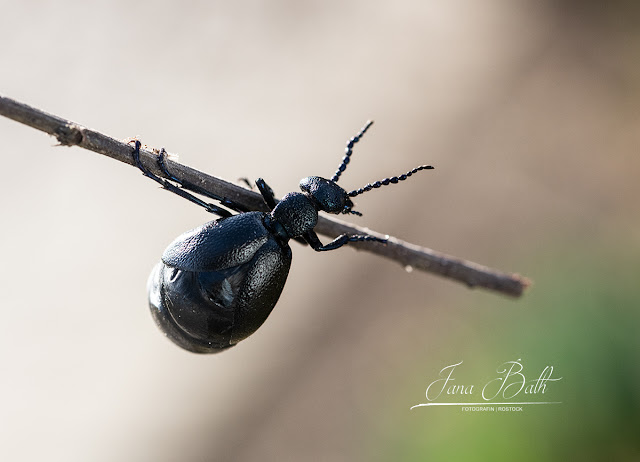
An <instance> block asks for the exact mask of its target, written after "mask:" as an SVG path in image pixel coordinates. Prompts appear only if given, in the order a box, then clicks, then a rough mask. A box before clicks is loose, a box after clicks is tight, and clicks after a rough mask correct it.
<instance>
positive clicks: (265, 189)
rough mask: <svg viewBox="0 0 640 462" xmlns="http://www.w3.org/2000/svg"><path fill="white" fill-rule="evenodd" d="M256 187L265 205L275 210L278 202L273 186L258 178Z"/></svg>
mask: <svg viewBox="0 0 640 462" xmlns="http://www.w3.org/2000/svg"><path fill="white" fill-rule="evenodd" d="M256 186H257V187H258V191H260V194H262V198H263V199H264V202H265V204H267V206H268V207H269V209H270V210H273V209H274V208H275V206H276V203H277V202H276V196H275V194H274V193H273V189H271V186H269V185H268V184H267V183H266V182H265V181H264V180H263V179H262V178H258V179H257V180H256Z"/></svg>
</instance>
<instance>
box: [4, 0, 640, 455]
mask: <svg viewBox="0 0 640 462" xmlns="http://www.w3.org/2000/svg"><path fill="white" fill-rule="evenodd" d="M0 9H1V11H2V15H1V16H0V56H1V57H2V59H1V63H2V64H1V66H2V72H0V93H1V94H3V95H5V96H9V97H12V98H15V99H17V100H19V101H23V102H25V103H28V104H31V105H33V106H36V107H38V108H41V109H43V110H45V111H48V112H51V113H54V114H57V115H60V116H62V117H66V118H69V119H71V120H73V121H75V122H78V123H80V124H83V125H86V126H89V127H92V128H95V129H98V130H100V131H102V132H104V133H106V134H108V135H110V136H113V137H115V138H120V139H123V138H127V137H131V136H137V137H139V138H140V139H141V140H142V141H143V142H144V143H146V144H147V145H149V146H154V147H162V146H164V147H166V148H167V150H169V151H170V152H172V153H176V154H178V155H180V161H181V162H183V163H185V164H187V165H189V166H192V167H194V168H198V169H200V170H203V171H206V172H209V173H211V174H213V175H216V176H220V177H222V178H225V179H228V180H230V181H236V180H237V179H238V178H240V177H248V178H251V179H255V178H257V177H259V176H261V177H264V178H265V180H266V181H267V182H268V183H269V184H270V185H271V186H272V187H273V188H274V190H275V192H276V194H277V195H278V197H281V196H283V195H284V194H285V193H287V192H289V191H294V190H297V185H298V181H299V180H300V178H302V177H305V176H308V175H321V176H329V175H331V174H332V173H333V172H334V171H335V169H336V167H337V165H338V163H339V161H340V159H341V157H342V154H343V150H344V146H345V142H346V140H347V139H348V138H349V137H350V136H352V135H353V134H355V133H356V131H357V130H358V129H359V128H360V127H361V126H362V125H363V123H364V122H365V121H366V120H367V119H369V118H371V119H374V120H375V121H376V124H375V125H374V126H373V127H372V129H371V130H370V131H369V132H368V133H367V135H366V136H365V137H364V138H363V140H362V141H361V142H360V143H359V144H358V145H357V147H356V150H355V154H354V157H353V161H352V162H351V164H350V167H349V170H347V172H346V173H345V174H344V175H343V177H342V179H341V183H342V185H343V186H345V187H346V188H351V189H355V188H357V187H360V186H363V185H364V184H365V183H367V182H369V181H373V180H377V179H380V178H383V177H386V176H390V175H395V174H399V173H402V172H405V171H407V170H409V169H411V168H412V167H414V166H416V165H419V164H423V163H429V164H432V165H435V166H436V170H434V171H429V172H422V173H420V174H419V175H416V176H414V177H412V178H411V180H410V181H406V182H404V183H402V184H400V185H397V186H393V187H389V188H383V189H381V190H378V191H374V192H371V193H368V194H366V195H364V196H361V197H358V200H357V209H358V210H360V211H361V212H363V213H364V216H363V217H362V218H358V217H352V218H353V221H354V222H355V223H357V224H361V225H363V226H368V227H370V228H371V229H374V230H376V231H379V232H383V233H388V234H391V235H394V236H397V237H399V238H401V239H404V240H406V241H409V242H412V243H416V244H420V245H423V246H427V247H430V248H433V249H437V250H439V251H442V252H446V253H449V254H452V255H456V256H458V257H461V258H466V259H469V260H472V261H476V262H478V263H481V264H484V265H488V266H491V267H494V268H499V269H501V270H504V271H510V272H518V273H520V274H522V275H524V276H527V277H529V278H531V279H532V280H533V281H534V285H533V286H532V287H531V288H530V290H529V291H528V292H527V293H526V294H525V295H524V296H523V297H522V298H521V299H511V298H507V297H504V296H500V295H496V294H493V293H489V292H486V291H483V290H479V289H478V290H470V289H468V288H466V287H464V286H462V285H460V284H457V283H454V282H450V281H448V280H445V279H442V278H439V277H436V276H433V275H429V274H425V273H421V272H418V271H413V272H411V273H408V272H406V271H405V270H404V269H403V268H402V267H401V266H399V265H397V264H395V263H393V262H390V261H388V260H385V259H382V258H379V257H376V256H374V255H372V254H367V253H362V252H355V251H354V250H352V249H348V248H345V249H342V250H339V251H335V252H327V253H323V254H316V253H314V252H313V251H311V250H310V249H308V248H303V247H301V246H299V245H297V244H293V245H292V247H293V252H294V260H293V265H292V269H291V273H290V276H289V280H288V282H287V285H286V288H285V290H284V292H283V294H282V296H281V298H280V301H279V303H278V305H277V307H276V309H275V310H274V312H273V313H272V314H271V316H270V318H269V319H268V320H267V322H266V323H265V325H264V326H263V327H262V328H261V329H260V330H258V332H257V333H256V334H254V335H253V336H252V337H250V338H249V339H247V340H245V341H243V342H242V343H240V344H239V345H238V346H236V347H235V348H233V349H231V350H229V351H227V352H224V353H222V354H219V355H212V356H201V355H194V354H191V353H188V352H185V351H182V350H180V349H179V348H177V347H176V346H174V345H173V344H172V343H171V342H169V341H168V340H166V339H165V338H164V337H163V335H162V334H161V333H160V332H159V331H158V330H157V328H156V327H155V325H154V323H153V321H152V319H151V316H150V314H149V310H148V308H147V300H146V290H145V287H146V280H147V276H148V273H149V271H150V270H151V268H152V266H153V265H154V264H155V263H156V262H157V261H158V260H159V258H160V256H161V254H162V252H163V250H164V248H165V247H166V246H167V245H168V244H169V243H170V242H171V241H172V240H173V239H174V238H175V237H176V236H177V235H179V234H180V233H182V232H184V231H186V230H188V229H191V228H193V227H195V226H198V225H200V224H201V223H203V222H205V221H208V220H209V219H211V216H210V215H208V214H206V213H205V212H203V210H201V209H200V208H198V207H196V206H194V205H191V204H189V203H187V202H186V201H184V200H182V199H180V198H178V197H176V196H174V195H171V194H168V193H166V192H163V191H161V190H160V189H159V188H158V187H157V185H155V184H154V183H153V182H151V181H149V180H147V179H144V178H143V177H142V175H141V174H140V172H138V171H136V170H135V169H133V168H130V167H129V166H126V165H124V164H121V163H118V162H115V161H113V160H111V159H108V158H105V157H102V156H100V155H97V154H95V153H92V152H89V151H85V150H82V149H79V148H66V147H56V146H55V144H56V142H55V140H54V139H53V138H51V137H48V136H47V135H44V134H42V133H40V132H37V131H35V130H33V129H31V128H28V127H25V126H22V125H20V124H17V123H15V122H13V121H10V120H8V119H4V118H2V119H0V156H1V159H2V169H3V175H2V176H3V178H2V181H1V182H0V211H1V213H2V226H0V254H1V255H2V265H1V267H0V281H1V282H0V284H1V285H0V291H1V297H0V308H1V317H2V322H1V323H0V365H1V370H0V458H1V459H2V460H13V461H23V460H24V461H28V460H42V459H43V458H46V460H51V461H58V460H60V461H62V460H64V461H86V460H91V461H113V460H121V461H175V460H182V461H204V460H211V461H218V460H225V461H231V460H234V461H235V460H237V461H252V460H263V461H276V460H278V461H280V460H327V461H378V460H379V461H387V460H406V461H413V460H416V461H417V460H427V459H431V460H468V459H474V460H498V461H499V460H521V461H526V460H541V459H542V460H567V459H569V458H571V459H579V460H623V461H624V460H639V459H640V443H639V439H638V434H640V391H639V390H640V369H639V368H638V361H639V360H640V340H638V335H637V333H636V331H637V328H638V326H639V323H640V313H639V311H638V308H639V306H638V305H639V301H640V296H639V293H638V276H639V275H640V260H639V257H640V232H639V231H638V230H639V229H640V217H639V214H638V194H639V193H640V182H638V177H639V176H640V175H639V174H640V158H639V156H638V146H639V145H640V130H639V129H638V127H639V123H640V109H639V108H640V61H639V60H638V56H639V55H640V11H639V9H640V8H639V7H638V4H637V2H633V1H613V2H591V1H586V2H585V1H570V0H564V1H525V0H517V1H512V0H490V1H484V2H474V1H471V0H455V1H452V2H436V1H421V2H418V1H403V0H400V1H395V2H371V1H366V2H365V1H348V2H339V1H322V2H321V1H311V2H298V1H290V0H276V1H249V0H240V1H236V2H220V1H207V2H205V1H189V2H170V1H160V2H150V1H138V2H133V3H132V2H129V1H113V0H111V1H97V2H91V1H90V2H86V1H85V2H81V1H75V0H60V1H57V2H51V1H44V0H43V1H35V0H28V1H23V2H15V1H10V0H0ZM324 239H325V240H326V237H325V238H324ZM516 359H521V361H522V363H523V366H524V368H525V369H524V371H523V372H524V373H525V374H526V375H527V379H531V380H533V379H535V378H537V377H538V376H539V374H540V372H541V371H542V370H543V369H544V367H545V366H548V365H549V366H553V368H554V377H562V380H560V381H559V382H555V383H553V384H550V385H548V387H547V393H546V394H545V395H544V396H535V399H537V400H540V399H541V398H544V400H551V401H561V402H562V404H560V405H555V406H529V407H525V408H524V409H523V411H522V412H514V413H497V412H494V413H489V412H475V413H472V412H463V411H462V410H461V409H460V408H459V407H455V406H454V407H448V406H442V407H437V408H436V407H431V408H424V407H423V408H417V409H414V410H409V408H410V407H411V406H414V405H416V404H419V403H423V402H425V400H426V398H425V390H426V388H427V386H428V385H429V383H431V382H432V381H434V380H436V379H437V378H438V377H439V375H438V373H439V371H440V370H441V369H442V368H443V367H445V366H447V365H450V364H454V363H457V362H459V361H463V364H462V365H461V367H460V368H459V370H458V372H457V373H456V376H457V378H458V380H459V383H466V384H476V385H477V386H480V385H481V384H482V383H486V382H487V381H489V380H491V379H492V378H494V377H495V376H496V369H497V368H498V367H499V366H500V364H502V363H504V362H505V361H512V360H516ZM475 398H478V396H477V395H476V396H475Z"/></svg>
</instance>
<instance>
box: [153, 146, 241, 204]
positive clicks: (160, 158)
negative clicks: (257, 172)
mask: <svg viewBox="0 0 640 462" xmlns="http://www.w3.org/2000/svg"><path fill="white" fill-rule="evenodd" d="M166 155H167V152H166V151H165V149H164V148H162V149H160V155H159V156H158V165H159V166H160V169H161V170H162V171H163V172H164V174H165V175H167V178H169V179H170V180H171V181H175V182H176V183H178V184H179V185H180V187H181V188H183V189H188V190H189V191H193V192H194V193H196V194H200V195H201V196H205V197H208V198H209V199H213V200H214V201H218V202H220V203H221V204H222V205H224V206H225V207H227V208H230V209H231V210H234V211H236V212H250V211H251V210H249V209H247V208H246V207H243V206H242V205H240V204H238V203H236V202H233V201H232V200H231V199H227V198H226V197H224V196H218V195H217V194H213V193H210V192H209V191H205V190H204V189H202V188H201V187H199V186H197V185H195V184H193V183H189V182H188V181H184V180H179V179H178V178H176V177H175V176H174V175H173V174H172V173H170V172H169V170H168V169H167V163H166V162H165V158H166Z"/></svg>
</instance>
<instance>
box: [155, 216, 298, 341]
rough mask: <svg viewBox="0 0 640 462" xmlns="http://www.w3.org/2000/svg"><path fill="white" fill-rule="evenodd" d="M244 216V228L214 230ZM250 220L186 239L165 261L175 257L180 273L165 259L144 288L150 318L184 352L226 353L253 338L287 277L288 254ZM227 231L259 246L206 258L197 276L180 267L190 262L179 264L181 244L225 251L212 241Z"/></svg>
mask: <svg viewBox="0 0 640 462" xmlns="http://www.w3.org/2000/svg"><path fill="white" fill-rule="evenodd" d="M245 215H250V217H248V218H251V220H250V221H247V220H246V218H245V219H244V220H238V221H242V222H243V224H244V226H240V227H238V226H235V227H230V226H218V224H219V223H224V222H226V221H228V220H229V221H232V222H233V221H235V220H234V218H235V217H236V216H239V217H244V216H245ZM251 215H253V214H242V215H236V216H233V217H230V218H227V219H224V220H219V221H217V222H212V223H209V224H207V225H205V226H203V227H200V228H197V229H196V230H193V231H189V232H187V233H185V234H184V235H183V236H181V237H179V238H178V239H176V241H174V243H173V244H171V246H169V248H168V249H167V250H166V251H165V256H166V255H174V256H176V257H172V258H173V260H174V261H181V262H182V263H183V265H181V266H182V267H175V266H173V265H171V264H170V263H168V262H167V260H170V261H171V259H166V258H164V256H163V261H162V262H160V263H159V264H158V265H156V267H155V268H154V269H153V271H152V273H151V276H150V278H149V283H148V290H149V306H150V308H151V312H152V314H153V317H154V318H155V320H156V322H157V323H158V325H159V326H160V328H161V329H162V330H163V331H164V332H165V333H166V335H167V337H169V338H170V339H171V340H172V341H173V342H175V343H176V344H178V345H179V346H181V347H182V348H185V349H187V350H189V351H193V352H196V353H215V352H218V351H222V350H224V349H227V348H229V347H231V346H233V345H235V344H236V343H237V342H239V341H240V340H242V339H244V338H246V337H248V336H249V335H251V334H252V333H253V332H255V330H256V329H258V327H260V326H261V325H262V323H264V321H265V320H266V319H267V317H268V316H269V314H270V313H271V310H272V309H273V307H274V306H275V304H276V302H277V301H278V298H279V297H280V293H281V292H282V288H283V287H284V283H285V281H286V279H287V275H288V273H289V267H290V265H291V249H290V248H289V246H288V245H284V246H283V245H279V244H278V243H277V242H276V240H275V239H274V238H273V237H272V236H270V235H269V234H268V233H267V231H266V230H265V229H264V226H263V225H262V222H261V221H260V222H258V223H256V222H255V220H254V218H256V217H257V216H251ZM259 215H260V216H261V214H259ZM230 230H232V231H233V232H234V233H235V235H234V238H235V239H237V238H242V236H238V234H245V236H246V238H247V239H246V241H250V242H251V241H253V242H255V241H256V240H258V241H261V245H259V246H257V245H253V246H252V249H251V250H250V251H247V249H246V247H245V249H243V251H242V252H240V253H239V254H235V255H226V256H225V257H224V258H220V254H219V253H216V252H209V259H208V260H206V261H203V260H199V261H197V262H196V263H195V264H193V266H194V267H195V268H194V269H195V270H192V269H191V268H189V267H188V265H187V264H184V262H185V261H188V259H185V258H180V257H181V256H182V255H184V253H182V254H181V253H180V252H179V251H177V250H176V248H178V250H180V248H182V249H185V248H187V249H188V246H185V245H184V243H185V242H189V241H190V240H195V241H197V242H198V243H199V245H200V246H201V247H205V248H208V249H216V248H220V249H224V248H225V247H224V246H221V245H219V244H217V243H216V242H214V241H216V240H220V241H225V239H227V238H228V236H227V233H228V231H230ZM265 233H266V234H265ZM263 235H264V237H263ZM216 267H217V268H218V269H214V270H210V271H203V270H202V268H207V269H210V268H216Z"/></svg>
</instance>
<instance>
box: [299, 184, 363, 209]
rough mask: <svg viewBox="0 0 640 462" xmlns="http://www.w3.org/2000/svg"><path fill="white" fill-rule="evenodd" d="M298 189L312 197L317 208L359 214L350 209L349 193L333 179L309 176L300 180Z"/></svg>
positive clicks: (351, 203)
mask: <svg viewBox="0 0 640 462" xmlns="http://www.w3.org/2000/svg"><path fill="white" fill-rule="evenodd" d="M300 189H301V190H302V192H304V193H306V194H307V195H308V196H310V197H311V198H312V200H313V202H314V203H315V204H316V205H317V207H318V210H322V211H324V212H329V213H354V214H358V215H359V213H358V212H354V211H353V210H351V208H352V207H353V202H351V199H350V198H349V193H347V191H345V190H344V189H342V188H341V187H340V186H338V184H337V183H336V182H335V181H331V180H327V179H326V178H322V177H319V176H309V177H307V178H303V179H302V180H301V181H300Z"/></svg>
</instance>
